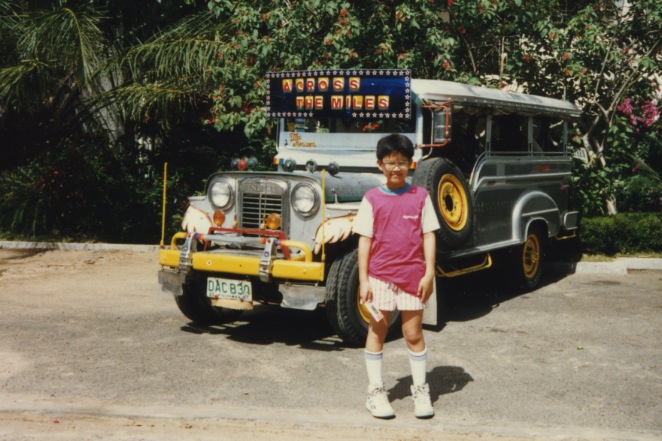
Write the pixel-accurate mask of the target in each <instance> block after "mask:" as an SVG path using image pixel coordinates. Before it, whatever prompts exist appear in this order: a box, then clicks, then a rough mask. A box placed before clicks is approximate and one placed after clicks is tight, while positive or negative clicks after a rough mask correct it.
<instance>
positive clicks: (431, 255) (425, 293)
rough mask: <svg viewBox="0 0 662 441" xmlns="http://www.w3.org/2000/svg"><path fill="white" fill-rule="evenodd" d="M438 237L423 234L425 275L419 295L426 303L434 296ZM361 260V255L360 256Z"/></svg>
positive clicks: (433, 234)
mask: <svg viewBox="0 0 662 441" xmlns="http://www.w3.org/2000/svg"><path fill="white" fill-rule="evenodd" d="M436 247H437V243H436V237H435V233H434V231H430V232H429V233H424V234H423V257H424V258H425V275H424V276H423V278H422V279H421V282H420V283H419V285H418V294H419V295H420V296H421V301H422V302H423V303H426V302H427V301H428V299H429V298H430V296H431V295H432V290H433V287H434V273H435V264H436V261H435V256H436V253H437V251H436ZM359 259H360V255H359Z"/></svg>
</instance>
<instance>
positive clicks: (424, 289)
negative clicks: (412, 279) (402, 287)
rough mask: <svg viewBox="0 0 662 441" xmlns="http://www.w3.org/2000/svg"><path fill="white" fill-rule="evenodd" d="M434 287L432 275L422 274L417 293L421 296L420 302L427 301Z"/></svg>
mask: <svg viewBox="0 0 662 441" xmlns="http://www.w3.org/2000/svg"><path fill="white" fill-rule="evenodd" d="M433 288H434V275H427V274H426V275H424V276H423V278H422V279H421V281H420V283H419V284H418V295H419V296H421V302H423V303H427V301H428V300H429V299H430V296H431V295H432V291H433Z"/></svg>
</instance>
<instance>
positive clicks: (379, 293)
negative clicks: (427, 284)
mask: <svg viewBox="0 0 662 441" xmlns="http://www.w3.org/2000/svg"><path fill="white" fill-rule="evenodd" d="M368 281H369V282H370V289H372V303H373V304H374V305H375V306H376V307H377V308H379V309H381V310H382V311H393V310H395V309H397V310H398V311H420V310H422V309H425V307H426V306H427V304H425V303H423V302H421V299H420V297H417V296H415V295H413V294H409V293H408V292H406V291H403V290H402V289H400V288H399V287H398V286H396V285H395V284H393V283H391V282H386V281H383V280H379V279H375V278H374V277H368Z"/></svg>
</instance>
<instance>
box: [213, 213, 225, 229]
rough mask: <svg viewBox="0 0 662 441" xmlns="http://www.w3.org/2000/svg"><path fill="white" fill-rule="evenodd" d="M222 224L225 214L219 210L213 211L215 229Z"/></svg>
mask: <svg viewBox="0 0 662 441" xmlns="http://www.w3.org/2000/svg"><path fill="white" fill-rule="evenodd" d="M223 222H225V213H223V212H222V211H221V210H216V211H214V225H216V226H217V227H222V226H223Z"/></svg>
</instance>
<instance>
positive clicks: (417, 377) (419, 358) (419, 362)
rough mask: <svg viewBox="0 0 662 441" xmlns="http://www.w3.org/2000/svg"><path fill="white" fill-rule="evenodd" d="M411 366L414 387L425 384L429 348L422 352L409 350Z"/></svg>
mask: <svg viewBox="0 0 662 441" xmlns="http://www.w3.org/2000/svg"><path fill="white" fill-rule="evenodd" d="M408 351H409V366H410V367H411V377H412V379H413V380H414V386H422V385H424V384H425V374H426V371H427V361H428V348H425V349H423V350H422V351H421V352H412V351H411V350H409V349H408Z"/></svg>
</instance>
